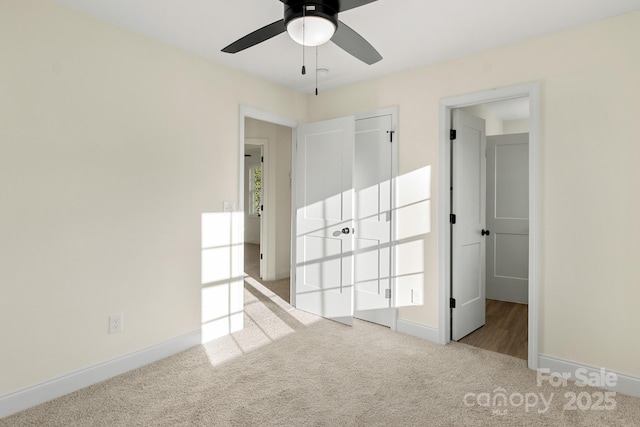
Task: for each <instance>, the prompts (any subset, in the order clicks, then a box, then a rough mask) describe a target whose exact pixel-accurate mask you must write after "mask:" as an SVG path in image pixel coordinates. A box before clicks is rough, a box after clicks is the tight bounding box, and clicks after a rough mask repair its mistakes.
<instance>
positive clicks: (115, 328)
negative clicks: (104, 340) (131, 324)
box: [109, 313, 123, 334]
mask: <svg viewBox="0 0 640 427" xmlns="http://www.w3.org/2000/svg"><path fill="white" fill-rule="evenodd" d="M122 326H123V325H122V313H117V314H112V315H110V316H109V333H110V334H117V333H118V332H122V329H123V327H122Z"/></svg>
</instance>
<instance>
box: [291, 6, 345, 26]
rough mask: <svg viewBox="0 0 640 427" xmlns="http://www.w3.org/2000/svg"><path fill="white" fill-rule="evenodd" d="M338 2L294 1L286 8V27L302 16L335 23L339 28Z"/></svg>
mask: <svg viewBox="0 0 640 427" xmlns="http://www.w3.org/2000/svg"><path fill="white" fill-rule="evenodd" d="M339 7H340V5H339V2H338V0H332V1H292V2H288V3H287V4H285V6H284V25H285V27H286V26H287V25H288V24H289V22H291V21H293V20H294V19H296V18H301V17H302V16H319V17H322V18H325V19H328V20H329V21H331V22H333V25H335V26H336V28H337V27H338V10H339Z"/></svg>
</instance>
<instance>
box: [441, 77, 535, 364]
mask: <svg viewBox="0 0 640 427" xmlns="http://www.w3.org/2000/svg"><path fill="white" fill-rule="evenodd" d="M526 96H528V97H529V111H530V113H529V319H528V331H529V336H528V366H529V368H530V369H537V368H538V363H539V362H538V355H539V351H538V348H539V335H538V331H539V328H538V319H539V315H538V314H539V292H540V206H541V201H540V83H539V82H533V83H527V84H522V85H517V86H510V87H504V88H499V89H493V90H488V91H482V92H476V93H472V94H466V95H460V96H454V97H449V98H444V99H442V100H441V101H440V106H439V129H440V130H439V138H438V140H439V141H438V153H439V154H438V165H439V168H438V169H439V172H438V206H439V208H438V235H439V239H438V254H439V255H438V295H439V302H438V308H439V315H438V317H439V319H438V323H439V328H438V329H439V331H438V337H439V342H440V343H441V344H447V343H448V342H450V341H451V340H450V336H451V324H450V308H449V299H450V297H451V290H450V281H451V277H450V266H451V252H450V249H451V231H450V224H449V207H450V206H451V204H450V203H451V192H450V191H449V187H450V182H449V177H450V174H451V147H450V140H449V129H451V111H452V110H453V109H456V108H462V107H468V106H471V105H478V104H485V103H488V102H493V101H503V100H507V99H513V98H521V97H526Z"/></svg>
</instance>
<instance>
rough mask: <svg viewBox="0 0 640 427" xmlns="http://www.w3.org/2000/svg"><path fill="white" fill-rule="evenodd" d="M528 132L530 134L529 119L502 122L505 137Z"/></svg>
mask: <svg viewBox="0 0 640 427" xmlns="http://www.w3.org/2000/svg"><path fill="white" fill-rule="evenodd" d="M527 132H529V119H520V120H505V121H504V122H502V133H503V134H504V135H506V134H511V133H527Z"/></svg>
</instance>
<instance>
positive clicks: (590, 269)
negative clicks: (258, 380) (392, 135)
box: [308, 12, 640, 375]
mask: <svg viewBox="0 0 640 427" xmlns="http://www.w3.org/2000/svg"><path fill="white" fill-rule="evenodd" d="M638 40H640V12H636V13H633V14H628V15H625V16H621V17H617V18H614V19H610V20H607V21H602V22H599V23H595V24H591V25H587V26H583V27H579V28H575V29H571V30H568V31H565V32H561V33H558V34H554V35H550V36H547V37H542V38H537V39H533V40H530V41H527V42H523V43H518V44H516V45H513V46H508V47H505V48H501V49H495V50H491V51H487V52H484V53H481V54H477V55H473V56H468V57H465V58H461V59H458V60H455V61H450V62H446V63H442V64H436V65H431V66H426V67H423V68H419V69H415V70H411V71H408V72H404V73H400V74H396V75H391V76H388V77H385V78H380V79H376V80H371V81H367V82H363V83H359V84H354V85H350V86H348V87H342V88H339V89H335V90H331V91H323V92H322V93H321V94H320V95H319V96H318V97H310V98H309V104H308V105H309V116H308V118H309V121H317V120H323V119H328V118H331V117H337V116H344V115H349V114H356V113H361V112H367V111H372V110H375V109H377V108H382V107H387V106H392V105H397V106H399V138H400V143H399V144H400V145H399V148H400V159H399V162H400V174H401V175H405V174H407V173H409V172H411V171H414V170H419V169H422V168H424V167H425V166H431V190H432V195H431V196H432V199H431V216H430V218H428V219H425V221H426V220H431V222H432V224H437V221H438V220H439V219H438V218H437V214H438V206H437V200H438V199H437V197H438V196H437V191H438V180H437V177H438V161H437V160H438V153H437V146H438V131H439V130H438V104H439V102H440V100H441V99H442V98H445V97H450V96H455V95H461V94H467V93H473V92H478V91H483V90H489V89H491V88H496V87H504V86H510V85H515V84H521V83H525V82H532V81H540V82H541V97H542V99H541V102H542V117H541V144H542V147H541V151H542V152H541V155H542V157H541V168H542V169H541V185H542V187H541V195H540V196H541V199H542V219H541V221H542V223H541V226H542V236H541V239H542V271H541V274H542V280H541V281H542V283H541V286H542V289H541V307H540V332H541V337H540V350H541V352H542V353H543V354H547V355H552V356H556V357H559V358H564V359H568V360H573V361H577V362H581V363H585V364H588V365H592V366H603V367H607V368H609V369H613V370H618V371H621V372H627V373H629V374H632V375H640V358H638V354H640V341H638V340H636V339H633V337H634V336H635V330H636V328H637V325H639V324H640V310H637V308H636V305H637V302H638V301H639V300H640V286H639V285H638V284H639V283H640V269H639V268H638V259H640V245H638V241H640V226H639V225H638V224H639V222H638V220H637V218H640V198H638V197H636V196H635V194H637V188H636V187H637V186H638V184H639V183H640V168H638V166H637V165H638V164H640V144H638V141H640V131H639V130H638V128H637V127H636V126H633V125H631V124H632V123H634V120H635V119H636V116H637V112H638V109H637V100H638V99H640V83H639V82H640V80H639V79H638V76H639V75H640V49H638ZM613 130H615V131H613ZM440 220H442V219H440ZM437 243H438V233H437V226H435V225H433V226H432V227H431V231H430V233H429V234H428V235H427V236H426V237H425V238H424V239H423V245H422V247H423V250H421V251H420V252H421V255H420V257H421V261H422V262H421V264H422V265H423V267H424V271H425V281H424V301H425V304H424V306H421V307H406V308H402V309H400V317H401V318H403V319H406V320H410V321H413V322H417V323H420V324H423V325H427V326H432V327H437V326H438V320H437V319H438V318H437V313H438V307H437V301H438V300H437V277H438V269H437V265H438V264H437V261H438V253H437Z"/></svg>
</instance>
